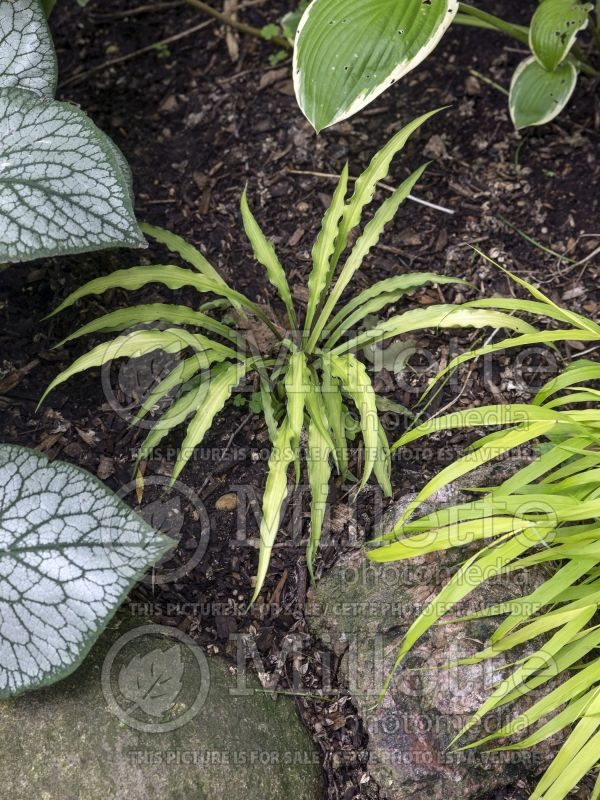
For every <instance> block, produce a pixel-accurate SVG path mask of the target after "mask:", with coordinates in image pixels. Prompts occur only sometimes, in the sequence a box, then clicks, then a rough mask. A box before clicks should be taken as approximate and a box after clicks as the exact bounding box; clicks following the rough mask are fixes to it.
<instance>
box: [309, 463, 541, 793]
mask: <svg viewBox="0 0 600 800" xmlns="http://www.w3.org/2000/svg"><path fill="white" fill-rule="evenodd" d="M481 482H482V483H484V482H485V477H484V478H483V480H482V481H481ZM474 483H475V482H474V481H473V479H471V482H470V483H469V485H474ZM413 498H414V495H410V496H407V497H404V498H402V499H401V500H400V501H398V502H397V503H396V504H394V506H392V508H391V509H390V512H389V516H388V518H387V520H386V521H385V522H384V526H383V529H384V530H389V529H390V528H391V527H392V525H393V522H394V520H395V519H397V518H398V517H399V516H400V515H401V514H402V512H403V511H404V509H405V508H406V506H407V504H408V502H410V501H411V500H412V499H413ZM464 499H465V497H464V496H462V495H461V494H460V492H459V491H458V490H453V489H446V490H443V491H441V492H439V493H438V494H437V495H436V496H435V498H434V500H433V501H431V502H429V503H428V504H426V506H425V507H424V508H423V513H431V512H433V511H435V510H436V509H437V508H440V507H441V506H443V505H446V504H449V503H457V502H461V501H462V500H464ZM464 558H465V550H464V549H463V550H462V552H461V550H460V549H459V550H455V551H450V552H449V553H434V554H431V555H429V556H426V557H421V558H418V559H415V560H414V561H404V562H398V563H392V564H387V565H386V564H382V565H379V564H373V563H370V562H367V561H366V560H365V559H364V557H363V555H362V554H361V553H350V554H347V555H344V556H342V557H341V559H340V560H339V561H338V563H337V564H336V566H335V567H334V568H333V569H332V570H331V571H330V572H329V573H328V574H327V575H326V576H325V577H324V578H323V579H322V580H321V581H320V582H319V583H318V584H317V586H316V588H315V589H314V590H313V592H312V594H311V596H310V605H309V612H308V613H309V624H310V626H311V628H312V630H313V632H314V633H315V634H316V635H318V636H319V637H320V638H321V640H322V641H323V643H324V644H325V645H326V646H328V647H330V648H331V649H332V650H333V652H334V653H335V654H336V655H337V656H338V657H339V658H340V673H341V676H342V679H343V682H344V683H345V684H346V686H347V688H348V689H349V691H350V692H351V694H352V695H353V697H354V698H355V701H356V703H357V706H358V710H359V713H360V715H361V716H362V718H363V721H364V723H365V725H366V728H367V731H368V734H369V751H370V760H369V768H370V770H371V772H372V774H373V776H374V778H375V779H376V780H377V781H378V782H379V783H380V785H381V787H382V788H383V790H384V792H385V796H386V797H389V798H391V800H469V799H470V798H476V797H479V796H482V795H485V794H487V793H488V792H493V791H495V790H498V789H500V788H501V787H503V786H507V785H510V784H511V783H514V782H516V781H517V780H518V779H519V778H523V777H527V778H528V779H531V778H533V777H534V776H535V775H536V774H537V773H539V772H541V771H542V770H543V768H544V767H545V766H546V765H547V764H548V763H549V760H550V759H551V751H552V745H555V744H556V742H551V743H546V744H545V745H542V746H541V747H539V748H538V749H537V750H535V751H533V752H524V753H519V752H505V753H493V754H492V753H488V754H486V753H482V752H479V751H475V750H468V751H465V752H456V751H452V750H449V749H448V747H449V745H450V742H451V740H452V739H453V738H454V736H455V735H456V733H457V732H458V731H459V730H460V729H461V728H462V726H463V724H464V723H465V722H467V720H468V719H469V718H470V717H471V715H472V714H473V713H474V712H475V711H476V710H477V709H478V707H479V705H480V704H481V702H482V701H483V700H484V699H485V698H486V696H487V695H488V694H489V692H490V689H491V688H492V687H493V686H494V685H495V684H496V683H497V681H498V679H499V678H500V677H502V676H503V673H502V671H501V667H502V665H503V663H506V662H509V661H511V660H512V657H511V654H509V656H508V657H507V659H506V660H505V661H504V662H503V661H502V659H497V660H496V661H494V662H492V663H491V662H487V663H485V664H479V665H470V666H462V667H458V668H451V669H443V670H442V669H439V667H440V665H443V664H445V663H452V662H454V661H456V660H457V659H459V658H463V657H467V656H471V655H474V654H475V653H476V652H477V651H478V650H479V649H481V646H482V644H483V643H484V642H485V641H486V640H487V639H488V637H489V635H490V634H491V633H492V632H493V630H494V628H495V624H494V620H492V621H491V622H490V620H476V621H472V622H469V623H461V622H457V623H452V624H446V625H437V626H435V627H434V628H433V629H432V631H431V632H430V633H429V634H427V635H426V636H425V637H424V638H423V639H422V640H421V641H420V642H419V643H418V645H417V646H416V647H415V649H414V650H413V652H412V654H411V655H410V656H409V658H408V660H407V662H406V663H405V664H404V665H403V667H401V669H400V670H399V671H398V672H397V673H396V676H395V678H394V681H393V684H392V687H391V689H390V691H389V692H388V693H387V694H386V695H385V697H384V698H383V700H382V702H381V703H380V704H378V698H379V695H380V692H381V689H382V686H383V684H384V681H385V679H386V677H387V675H388V674H389V672H390V670H391V668H392V666H393V664H394V660H395V658H396V655H397V653H398V650H399V648H400V644H401V642H402V639H403V636H404V634H405V632H406V630H407V628H408V626H409V625H410V623H411V622H412V621H414V619H415V618H416V616H417V614H418V612H419V611H420V610H421V609H422V608H423V606H424V605H425V604H426V603H427V602H428V601H429V600H430V599H431V598H432V596H433V594H434V593H435V592H437V591H438V590H439V589H440V588H441V587H442V586H443V585H444V583H445V582H446V581H447V579H448V577H449V575H450V574H451V573H452V571H453V568H454V567H455V566H456V565H457V564H458V563H459V562H460V561H462V560H463V559H464ZM535 582H536V576H535V574H529V575H524V574H522V573H521V574H519V573H518V574H516V575H514V576H509V577H504V578H502V579H497V580H494V581H490V582H488V583H487V584H485V588H484V590H482V591H481V590H480V591H479V592H477V593H475V594H474V595H473V596H472V597H471V598H468V599H467V600H466V601H465V602H464V603H462V604H461V606H460V607H458V609H459V610H460V611H462V612H473V611H475V610H479V609H481V608H483V607H486V606H488V605H491V604H493V603H496V602H502V601H504V600H506V599H507V598H508V597H509V596H515V595H517V596H519V595H521V594H526V593H528V592H530V591H532V590H533V588H534V587H535ZM528 704H529V703H527V705H528ZM524 707H525V706H519V708H520V709H521V710H522V709H523V708H524ZM514 711H515V707H512V708H511V707H509V709H508V711H505V713H504V715H503V717H502V722H506V721H508V719H509V714H510V716H512V715H513V713H514ZM500 721H501V720H500V717H499V715H491V716H490V719H489V720H487V721H486V723H484V724H485V728H484V729H483V730H485V731H487V732H491V731H493V730H496V729H497V728H498V726H499V722H500ZM477 730H478V731H479V735H478V737H477V738H479V736H482V735H484V733H483V730H482V728H479V729H477Z"/></svg>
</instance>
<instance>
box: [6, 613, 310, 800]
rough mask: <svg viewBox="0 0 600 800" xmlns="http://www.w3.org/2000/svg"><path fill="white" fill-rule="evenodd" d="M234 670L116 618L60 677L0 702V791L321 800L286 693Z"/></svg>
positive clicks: (186, 643)
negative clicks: (275, 693) (82, 659)
mask: <svg viewBox="0 0 600 800" xmlns="http://www.w3.org/2000/svg"><path fill="white" fill-rule="evenodd" d="M177 637H178V638H177ZM234 673H235V671H234V670H233V669H232V668H231V667H230V666H229V665H228V664H227V663H226V662H225V661H223V660H222V659H221V658H218V657H214V656H206V655H205V654H204V653H203V651H202V650H200V649H199V648H198V647H197V646H194V645H193V643H192V642H191V640H189V639H188V637H185V636H184V635H183V634H181V635H180V634H179V633H178V632H177V633H176V635H175V638H173V637H172V636H169V635H167V632H166V631H165V629H162V631H161V628H160V627H159V626H151V625H148V623H147V622H143V621H142V622H140V621H139V620H137V621H136V620H133V619H131V618H124V617H120V618H119V619H117V620H116V621H114V622H113V623H112V624H111V626H110V627H109V629H108V630H107V631H106V632H105V634H104V635H103V636H102V637H101V639H100V641H99V642H98V643H97V645H96V646H95V647H94V648H93V650H92V652H91V653H90V655H89V656H88V658H87V659H86V661H85V663H84V664H83V665H82V666H81V667H80V668H79V669H78V670H77V671H76V672H75V673H74V674H73V675H71V676H70V677H69V678H67V679H65V680H63V681H61V682H60V683H58V684H56V685H55V686H53V687H50V688H47V689H42V690H39V691H36V692H31V693H29V694H24V695H21V696H19V697H16V698H13V699H10V700H5V701H2V702H0V738H1V739H2V742H3V745H2V760H1V765H0V783H1V785H2V793H3V796H4V797H10V798H11V800H30V798H32V797H36V798H38V800H100V799H102V800H220V798H223V797H227V800H254V798H256V800H265V798H269V800H280V799H281V800H284V799H285V800H288V798H290V797H292V798H294V800H315V798H319V800H320V798H322V797H323V795H324V790H323V783H322V773H321V768H320V760H319V758H318V755H317V753H316V751H315V748H314V745H313V743H312V741H311V739H310V736H309V735H308V732H307V731H306V730H305V728H304V727H303V725H302V722H301V720H300V719H299V716H298V713H297V710H296V707H295V703H294V701H293V699H291V698H288V697H278V698H277V699H273V698H272V697H271V696H270V695H267V694H265V693H264V692H263V691H262V689H261V687H260V684H259V683H258V681H257V680H256V678H255V677H254V676H251V675H247V676H246V677H245V678H244V681H243V682H240V681H239V680H238V676H236V675H235V674H234Z"/></svg>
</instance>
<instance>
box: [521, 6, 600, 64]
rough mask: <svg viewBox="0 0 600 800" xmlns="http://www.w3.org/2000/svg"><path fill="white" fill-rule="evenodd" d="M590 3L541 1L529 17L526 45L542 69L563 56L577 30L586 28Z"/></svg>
mask: <svg viewBox="0 0 600 800" xmlns="http://www.w3.org/2000/svg"><path fill="white" fill-rule="evenodd" d="M593 7H594V6H593V5H592V4H591V3H580V2H579V0H544V2H543V3H540V5H539V6H538V8H537V10H536V12H535V14H534V15H533V17H532V19H531V26H530V28H529V46H530V47H531V51H532V52H533V54H534V55H535V57H536V58H537V60H538V61H539V62H540V64H541V65H542V66H543V67H545V68H546V69H549V70H553V69H556V67H558V65H559V64H560V63H561V61H563V60H564V59H565V57H566V56H567V53H568V52H569V50H570V49H571V47H572V46H573V42H574V41H575V38H576V36H577V34H578V33H579V31H581V30H583V29H584V28H587V26H588V22H589V19H590V11H591V10H592V9H593Z"/></svg>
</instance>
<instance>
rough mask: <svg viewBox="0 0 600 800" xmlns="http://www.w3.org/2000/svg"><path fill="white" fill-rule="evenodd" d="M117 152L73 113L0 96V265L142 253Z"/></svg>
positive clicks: (13, 94) (34, 99)
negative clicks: (110, 251) (122, 250)
mask: <svg viewBox="0 0 600 800" xmlns="http://www.w3.org/2000/svg"><path fill="white" fill-rule="evenodd" d="M116 153H117V151H116V148H115V146H114V145H113V144H112V143H109V142H108V139H107V137H106V136H105V135H104V134H103V133H101V132H100V131H99V130H98V129H97V128H96V127H95V125H94V124H93V123H92V122H91V121H90V120H89V119H88V117H86V115H85V114H84V113H83V112H82V111H80V110H79V109H78V108H76V107H75V106H72V105H69V104H67V103H59V102H57V101H53V100H46V99H43V98H40V97H38V96H36V95H35V94H33V93H32V92H29V91H26V90H23V89H0V261H23V260H26V259H32V258H41V257H45V256H52V255H56V254H58V253H81V252H85V251H88V250H100V249H103V248H106V247H116V246H128V247H141V246H144V245H145V242H144V238H143V236H142V234H141V231H140V230H139V228H138V226H137V223H136V221H135V217H134V214H133V208H132V203H131V197H130V187H129V183H128V178H127V176H126V175H125V173H124V166H123V164H122V162H121V160H120V159H118V158H117V154H116Z"/></svg>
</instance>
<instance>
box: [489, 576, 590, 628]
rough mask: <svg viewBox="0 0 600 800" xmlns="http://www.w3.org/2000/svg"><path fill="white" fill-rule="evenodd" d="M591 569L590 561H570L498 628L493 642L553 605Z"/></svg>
mask: <svg viewBox="0 0 600 800" xmlns="http://www.w3.org/2000/svg"><path fill="white" fill-rule="evenodd" d="M589 569H590V563H589V561H585V560H581V561H568V562H567V563H566V564H564V566H562V567H561V568H560V569H559V570H558V571H557V572H555V573H554V575H552V576H551V577H550V578H548V580H547V581H544V583H543V584H542V585H541V586H538V588H537V589H536V590H535V591H534V592H532V593H531V594H530V595H529V596H528V597H527V598H526V602H524V603H523V605H522V609H521V610H519V611H513V612H512V614H511V615H510V616H509V617H507V618H506V619H505V620H504V622H502V623H501V624H500V625H499V626H498V627H497V628H496V630H495V631H494V633H493V635H492V637H491V642H492V643H493V642H497V641H500V640H501V639H502V638H503V637H504V636H507V635H508V634H509V633H510V632H511V631H512V630H514V629H515V628H516V627H517V626H518V625H521V624H522V623H524V622H525V621H526V620H528V619H529V618H530V617H531V616H532V614H533V613H539V612H540V611H541V610H542V609H543V608H545V607H546V606H548V605H550V604H551V603H553V602H554V601H555V600H556V599H557V597H558V596H559V595H560V594H561V592H563V591H564V590H565V588H566V587H568V586H572V585H573V584H574V583H576V582H577V581H578V580H580V578H583V577H584V576H585V575H586V574H587V573H588V572H589ZM534 609H535V611H534Z"/></svg>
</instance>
